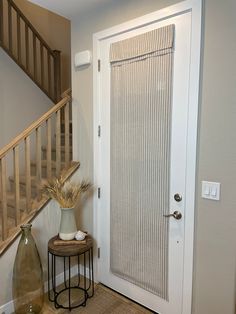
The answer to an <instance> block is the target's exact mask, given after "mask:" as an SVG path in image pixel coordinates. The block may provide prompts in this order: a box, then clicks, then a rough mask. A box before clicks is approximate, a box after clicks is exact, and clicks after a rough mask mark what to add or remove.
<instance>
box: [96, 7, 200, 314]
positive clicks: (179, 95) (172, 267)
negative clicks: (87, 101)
mask: <svg viewBox="0 0 236 314" xmlns="http://www.w3.org/2000/svg"><path fill="white" fill-rule="evenodd" d="M191 22H192V16H191V12H185V13H182V14H179V15H176V16H172V17H169V18H166V19H161V20H160V21H155V22H153V23H149V24H148V25H146V24H145V25H142V27H136V28H134V29H132V28H131V29H129V31H127V32H120V33H118V34H116V35H115V36H108V37H106V36H104V39H102V40H100V41H99V45H98V50H99V53H98V54H99V59H100V63H101V69H100V72H99V74H98V76H99V77H98V82H99V83H98V87H97V88H98V93H97V97H98V101H97V103H98V104H99V108H98V118H97V121H99V125H100V134H99V138H98V146H97V147H98V149H97V150H96V156H95V158H96V165H97V169H95V171H96V182H97V184H98V186H99V188H100V197H99V199H98V200H96V209H95V210H96V211H97V213H96V215H97V235H98V239H97V240H98V246H99V247H100V258H99V259H98V281H100V282H101V283H103V284H105V285H106V286H108V287H110V288H112V289H114V290H116V291H118V292H120V293H122V294H124V295H125V296H127V297H129V298H131V299H133V300H135V301H137V302H138V303H140V304H143V305H144V306H146V307H148V308H150V309H151V310H153V311H155V312H157V313H162V314H175V313H176V314H180V313H183V307H184V304H183V303H184V294H185V293H186V292H184V287H183V283H184V281H186V278H184V265H185V263H186V262H187V263H188V262H189V261H190V262H191V258H190V260H188V257H187V256H186V252H185V249H186V243H187V242H186V239H187V237H190V238H191V237H192V234H191V233H193V230H189V229H188V228H187V227H186V217H187V214H188V212H187V211H188V208H187V206H186V205H187V204H188V205H189V204H190V203H189V200H187V198H188V195H187V194H189V186H188V185H191V187H194V182H195V179H194V177H192V178H191V180H192V181H191V180H189V179H188V178H189V173H188V167H189V165H188V164H187V162H188V158H189V156H191V158H192V159H195V152H194V150H193V151H192V153H193V154H192V155H191V152H190V150H191V149H192V148H191V147H190V145H189V134H191V132H192V131H191V132H190V129H191V127H192V128H194V125H192V126H191V125H190V124H191V122H190V113H189V112H190V111H191V108H190V97H189V90H190V76H191V75H190V64H191V60H190V58H191V27H192V25H191ZM171 24H172V25H174V27H175V40H174V41H175V44H174V46H175V48H174V54H173V74H172V75H173V76H172V82H173V84H172V88H171V93H172V95H171V97H172V104H171V106H172V109H171V125H170V126H169V130H168V132H169V139H170V149H169V152H168V154H169V156H167V157H168V158H169V169H168V171H167V173H166V174H164V175H163V176H166V177H164V179H163V177H160V176H158V173H157V174H156V175H153V177H152V178H151V184H150V185H148V186H146V185H145V182H146V181H145V179H143V180H139V182H138V183H137V184H133V185H134V186H132V187H130V186H129V187H128V183H127V189H129V190H132V197H133V196H134V195H135V193H136V194H137V199H139V195H138V194H139V193H140V191H143V193H146V192H145V189H148V194H147V195H148V197H149V198H150V199H152V198H154V199H155V197H157V198H158V197H164V196H163V195H164V194H165V191H162V186H161V185H163V182H165V180H169V190H168V196H167V198H168V204H169V208H166V211H165V214H168V213H169V214H173V213H174V212H179V213H180V214H181V215H182V217H181V218H180V217H178V215H176V216H175V217H173V216H171V217H163V218H162V217H161V218H160V221H159V222H158V221H153V225H152V223H150V221H151V220H152V219H153V217H154V218H155V219H156V216H155V214H154V215H153V212H152V213H151V214H150V215H153V216H150V217H148V215H149V213H148V210H147V213H146V214H145V215H146V216H142V219H143V224H142V222H141V224H140V221H138V219H136V214H135V213H134V217H133V219H132V217H128V216H124V217H121V221H123V222H124V224H126V223H128V224H129V227H128V228H130V229H131V230H133V234H132V236H130V239H128V240H127V238H126V240H125V241H126V243H125V244H124V243H123V244H118V246H119V245H120V246H121V247H122V245H123V248H120V247H119V248H118V246H117V247H113V246H112V245H113V244H114V243H116V242H114V241H113V242H112V239H114V237H117V238H120V237H122V236H123V234H122V232H126V229H125V228H124V230H123V229H122V226H121V230H120V233H118V232H117V228H115V227H114V225H113V223H114V222H113V220H112V217H111V201H112V200H111V191H112V193H113V194H114V193H116V192H115V191H114V189H115V188H114V187H113V188H112V184H113V181H112V180H113V177H112V175H113V171H112V169H111V165H112V167H114V163H116V160H115V161H112V160H111V140H112V138H111V128H112V125H111V119H112V116H111V115H112V112H113V111H112V110H111V106H112V103H111V64H110V60H109V52H110V47H111V44H112V43H115V42H118V41H121V40H124V39H127V38H132V37H134V36H137V35H140V34H143V33H146V32H149V31H151V30H154V29H159V28H161V27H164V26H167V25H171ZM120 114H123V115H125V114H127V115H131V116H132V114H133V113H132V110H131V111H128V113H127V112H122V113H120ZM135 114H136V117H135V118H134V119H139V115H142V113H135ZM151 115H152V112H150V113H147V116H150V117H151ZM195 118H196V117H195ZM131 120H132V117H131ZM122 121H123V124H122V125H119V128H120V134H121V136H123V134H124V129H126V130H127V131H126V132H130V128H129V126H128V125H125V124H126V123H129V122H127V121H130V117H127V118H124V119H123V120H122ZM132 121H133V120H132ZM145 121H146V122H145ZM145 121H144V122H142V123H147V124H149V121H148V120H147V119H146V120H145ZM157 122H158V121H157ZM149 127H150V128H153V130H150V132H148V133H147V134H146V137H147V136H150V134H152V132H154V133H155V122H153V119H152V122H150V125H149ZM116 130H117V128H116ZM122 130H123V131H122ZM136 131H137V130H135V132H136ZM117 132H119V131H117ZM194 132H196V130H194ZM115 136H119V135H118V134H117V135H115ZM163 136H164V137H165V136H166V135H165V134H163ZM144 137H145V136H144ZM144 137H143V141H148V138H146V139H145V138H144ZM164 137H163V141H164ZM194 140H195V139H194V137H193V141H194ZM122 143H124V141H123V142H122V141H121V145H122ZM132 145H134V149H133V156H131V159H132V160H134V162H135V159H137V160H139V152H138V147H139V146H140V145H138V147H135V145H136V144H135V141H134V143H133V144H132ZM120 148H121V149H122V146H121V147H120ZM124 149H125V148H124ZM157 150H158V147H157ZM131 152H132V150H131ZM129 154H130V151H129ZM140 154H141V152H140ZM153 156H155V154H154V155H153ZM153 156H152V157H153ZM122 158H123V159H124V162H123V161H122V160H121V159H122ZM118 159H119V160H118V161H117V162H118V163H119V165H120V172H122V171H123V172H124V169H123V168H122V167H123V166H122V165H124V163H125V162H126V160H127V159H130V156H127V157H126V156H125V154H121V156H119V157H118ZM153 165H154V168H153V169H155V165H156V166H157V167H158V160H154V161H153V159H152V160H150V159H148V158H147V159H145V161H144V163H142V166H143V168H144V169H143V170H142V176H144V177H145V171H150V169H152V168H151V167H153ZM115 167H116V166H115ZM126 167H127V165H126ZM145 169H146V170H145ZM125 171H127V172H128V171H129V170H127V169H126V170H125ZM151 171H152V170H151ZM192 174H194V171H193V172H192ZM192 174H191V175H192ZM122 175H123V179H124V173H123V174H122ZM127 176H128V174H127ZM186 178H187V180H188V182H186ZM127 180H130V179H129V178H128V177H127ZM142 181H143V185H142ZM190 181H191V184H190ZM123 182H124V181H123ZM131 182H133V181H132V180H131ZM149 183H150V181H149ZM116 188H117V189H119V187H117V186H116ZM112 189H113V190H112ZM120 189H122V191H125V190H124V187H123V186H120ZM156 190H158V191H161V192H158V193H159V194H158V193H157V192H156ZM190 192H191V194H192V195H191V198H192V204H191V206H192V207H193V206H194V204H193V202H194V197H192V196H194V190H192V191H190ZM141 193H142V192H141ZM163 193H164V194H163ZM152 194H153V195H154V194H155V195H154V196H153V195H152ZM178 195H179V199H178ZM112 197H113V196H112ZM124 197H126V198H127V199H126V200H125V202H123V203H122V204H123V205H124V204H127V208H130V206H132V205H131V204H128V203H129V202H131V200H130V199H129V196H127V195H125V196H124ZM152 205H153V204H152ZM134 207H135V206H134ZM147 207H148V206H147ZM144 210H145V209H144ZM152 210H153V208H152ZM155 210H157V211H158V208H156V209H154V211H155ZM117 215H118V216H119V215H125V214H124V211H123V210H122V212H121V213H117ZM137 216H138V213H137ZM162 216H163V214H162ZM190 216H191V218H189V216H188V220H189V219H191V225H193V216H194V215H193V214H192V215H190ZM127 217H128V218H127ZM143 217H145V219H144V218H143ZM178 218H180V219H178ZM122 219H123V220H122ZM125 219H128V220H127V221H125ZM144 220H145V221H144ZM146 221H149V223H147V224H145V222H146ZM160 223H163V224H165V225H166V228H162V226H161V227H160V232H159V234H158V232H157V231H156V229H155V230H154V229H153V228H157V227H158V226H160V225H159V224H160ZM126 228H127V226H126ZM140 228H141V229H142V228H146V229H147V230H145V231H143V230H140ZM114 230H115V234H114ZM162 230H165V232H164V231H163V234H160V233H161V232H162ZM166 232H167V233H166ZM140 234H145V237H146V238H145V241H146V242H147V246H149V241H151V239H152V237H153V236H154V234H155V237H158V238H157V243H156V245H155V243H154V244H153V241H151V242H152V245H151V246H149V247H148V250H146V249H145V248H144V255H145V256H140V252H139V253H137V251H138V247H135V246H137V241H135V238H138V237H139V236H140ZM141 242H142V245H143V239H141V240H140V243H141ZM117 243H119V241H118V242H117ZM163 243H164V244H163ZM160 245H162V246H164V247H162V248H161V249H160V248H159V246H160ZM112 250H114V251H112ZM116 250H118V251H116ZM158 250H159V251H160V253H158ZM165 250H167V251H166V252H165ZM115 251H116V252H115ZM190 251H191V249H190ZM148 252H149V253H148ZM158 254H159V255H160V256H159V255H158ZM111 256H113V258H111ZM127 257H129V258H130V260H128V261H127ZM154 257H157V258H156V260H154ZM114 258H115V259H116V261H115V262H114ZM116 262H117V264H119V262H120V264H121V265H122V267H123V269H122V270H119V271H114V268H115V267H114V265H113V266H112V263H113V264H114V263H116ZM122 263H123V264H122ZM160 264H161V265H162V268H160V269H159V272H160V271H161V273H159V274H158V273H156V269H158V267H159V265H160ZM147 265H149V266H147ZM155 265H156V268H155ZM126 268H127V269H126ZM128 269H129V271H128ZM150 269H151V271H152V272H153V273H150ZM190 269H191V267H190ZM132 271H133V273H132V275H130V273H129V272H132ZM140 273H141V274H142V276H140ZM135 277H137V278H135ZM140 278H141V279H140ZM152 279H153V282H151V281H152ZM145 280H146V281H147V282H145ZM150 282H151V284H150ZM190 282H191V279H190ZM150 286H156V287H154V288H153V287H151V288H150ZM163 287H164V288H163ZM163 289H164V290H165V291H164V292H163V291H161V290H163ZM159 290H160V291H159ZM187 294H189V295H190V296H191V291H188V292H187ZM186 297H188V296H187V295H186ZM188 314H190V312H189V313H188Z"/></svg>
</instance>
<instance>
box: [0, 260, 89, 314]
mask: <svg viewBox="0 0 236 314" xmlns="http://www.w3.org/2000/svg"><path fill="white" fill-rule="evenodd" d="M80 270H81V274H83V272H84V269H83V266H81V267H80ZM88 271H89V269H88V268H87V267H86V274H88ZM77 272H78V266H77V265H75V266H73V267H71V277H74V276H75V275H77ZM68 276H69V271H68V270H67V271H66V278H68ZM63 281H64V273H63V272H62V273H60V274H58V275H57V276H56V284H57V285H58V286H59V285H60V284H61V283H63ZM44 292H45V293H46V292H48V281H45V282H44ZM0 314H14V303H13V300H11V301H10V302H8V303H6V304H4V305H2V306H0Z"/></svg>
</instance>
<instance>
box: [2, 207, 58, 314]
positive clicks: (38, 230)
mask: <svg viewBox="0 0 236 314" xmlns="http://www.w3.org/2000/svg"><path fill="white" fill-rule="evenodd" d="M59 222H60V209H59V207H58V205H57V204H56V203H55V202H50V203H49V204H48V205H47V206H46V207H45V208H44V209H43V211H42V212H41V213H40V214H39V215H38V216H37V217H36V219H35V220H34V222H33V227H32V234H33V236H34V238H35V242H36V245H37V247H38V251H39V255H40V257H41V261H42V266H43V273H44V279H45V281H46V280H47V243H48V240H49V239H50V238H51V237H52V236H54V235H55V234H56V233H57V232H58V226H59ZM19 239H20V238H18V239H17V241H15V242H14V244H13V245H12V246H11V247H10V248H9V249H8V250H7V251H6V253H4V255H3V256H2V257H0V270H1V281H0V282H1V287H4V289H3V288H2V289H0V307H1V305H4V304H6V303H8V302H10V301H11V300H12V271H13V265H14V260H15V255H16V250H17V246H18V242H19ZM6 314H8V313H6Z"/></svg>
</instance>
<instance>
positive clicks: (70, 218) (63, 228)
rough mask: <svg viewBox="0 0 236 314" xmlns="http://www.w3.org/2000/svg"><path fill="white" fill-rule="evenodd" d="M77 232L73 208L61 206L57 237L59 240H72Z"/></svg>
mask: <svg viewBox="0 0 236 314" xmlns="http://www.w3.org/2000/svg"><path fill="white" fill-rule="evenodd" d="M76 232H77V226H76V221H75V214H74V208H61V223H60V231H59V238H60V239H61V240H72V239H74V237H75V234H76Z"/></svg>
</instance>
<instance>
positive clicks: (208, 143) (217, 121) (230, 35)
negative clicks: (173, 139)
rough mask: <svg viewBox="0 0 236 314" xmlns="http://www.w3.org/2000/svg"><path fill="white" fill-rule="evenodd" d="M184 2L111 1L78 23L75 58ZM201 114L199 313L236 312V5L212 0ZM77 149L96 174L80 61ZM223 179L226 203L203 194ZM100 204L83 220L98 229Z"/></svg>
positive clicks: (75, 83) (87, 170)
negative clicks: (107, 32) (95, 40)
mask: <svg viewBox="0 0 236 314" xmlns="http://www.w3.org/2000/svg"><path fill="white" fill-rule="evenodd" d="M176 2H178V1H177V0H159V1H154V0H145V1H143V0H129V1H123V0H120V1H111V3H110V5H109V4H107V5H104V6H102V5H101V6H100V8H99V9H96V10H94V11H90V13H89V12H86V13H87V14H86V15H84V16H82V15H80V16H78V18H77V19H74V20H72V58H73V56H74V54H75V52H77V51H81V50H85V49H90V50H92V35H93V33H95V32H98V31H100V30H103V29H106V28H108V27H111V26H114V25H116V24H119V23H122V22H125V21H128V20H129V19H132V18H135V17H138V16H141V15H143V14H146V13H149V12H151V11H154V10H158V9H160V8H162V7H166V6H168V5H171V4H173V3H176ZM205 2H206V4H205V7H206V8H205V18H204V25H205V27H204V29H205V30H204V34H203V48H202V77H201V95H200V116H199V144H198V168H197V202H196V232H195V250H194V251H195V258H194V300H193V311H192V312H193V313H194V314H222V313H224V314H233V313H234V304H235V243H236V201H235V199H236V198H235V196H234V194H235V189H236V184H235V179H236V145H235V143H236V127H235V125H236V123H235V121H236V88H235V85H236V62H235V56H236V40H235V38H236V19H235V12H236V2H235V0H225V1H221V0H206V1H205ZM72 88H73V98H74V110H75V112H76V115H74V121H75V122H76V123H77V125H78V128H79V130H78V134H77V137H76V142H75V144H76V151H78V157H79V160H80V161H81V173H82V175H83V176H85V177H90V178H91V179H92V178H93V104H92V99H93V95H92V88H93V86H92V67H91V66H90V67H89V68H87V69H84V70H81V71H75V70H74V67H73V65H72ZM203 179H204V180H211V181H219V182H221V183H222V191H221V192H222V193H221V200H220V201H219V202H215V201H208V200H203V199H202V198H201V197H200V190H201V186H200V182H201V180H203ZM92 211H93V209H92V202H90V203H89V204H88V206H87V208H86V210H85V211H84V213H83V214H82V217H81V224H82V225H84V226H85V228H86V229H87V230H89V231H90V232H92V230H93V215H92Z"/></svg>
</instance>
